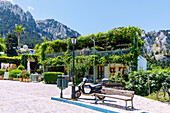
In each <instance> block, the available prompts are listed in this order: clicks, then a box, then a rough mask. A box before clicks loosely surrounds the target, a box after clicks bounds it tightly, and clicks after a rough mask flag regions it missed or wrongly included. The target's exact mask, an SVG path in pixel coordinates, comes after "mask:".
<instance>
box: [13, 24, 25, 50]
mask: <svg viewBox="0 0 170 113" xmlns="http://www.w3.org/2000/svg"><path fill="white" fill-rule="evenodd" d="M24 29H25V28H22V25H17V26H16V29H15V30H14V31H15V32H17V33H18V47H19V46H20V34H21V33H22V32H23V30H24Z"/></svg>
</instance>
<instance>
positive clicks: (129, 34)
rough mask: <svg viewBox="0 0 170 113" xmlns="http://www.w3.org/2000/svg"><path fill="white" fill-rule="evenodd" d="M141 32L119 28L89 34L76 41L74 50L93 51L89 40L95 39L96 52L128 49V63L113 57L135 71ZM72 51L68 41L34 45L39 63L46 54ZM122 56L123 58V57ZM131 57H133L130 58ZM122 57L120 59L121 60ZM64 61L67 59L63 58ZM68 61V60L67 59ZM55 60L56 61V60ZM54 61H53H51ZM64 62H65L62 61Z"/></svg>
mask: <svg viewBox="0 0 170 113" xmlns="http://www.w3.org/2000/svg"><path fill="white" fill-rule="evenodd" d="M141 32H142V31H141V30H140V29H139V28H138V27H133V26H132V27H120V28H115V29H112V30H110V31H108V32H107V33H103V32H99V33H97V34H91V35H88V36H80V37H78V39H77V44H76V46H75V49H76V50H77V49H78V50H81V49H82V48H83V47H87V46H89V48H91V49H93V41H92V40H91V39H90V38H95V43H96V46H95V48H96V50H100V51H106V50H115V49H118V48H121V49H123V48H124V49H129V48H130V53H131V55H130V56H131V57H130V60H131V61H130V62H129V59H126V58H124V59H125V60H126V61H124V59H121V61H120V58H117V57H119V56H116V57H114V59H116V58H117V62H122V63H123V64H129V63H131V65H132V70H136V69H137V57H138V56H139V51H140V50H141V49H142V47H143V46H144V41H142V40H141V38H140V36H141ZM68 48H69V49H70V50H72V44H71V42H70V41H68V42H67V43H66V42H65V41H63V40H55V41H52V42H50V41H46V42H44V43H42V44H41V45H36V54H37V55H40V57H39V58H40V61H41V62H43V61H44V60H45V59H46V54H48V53H56V52H65V51H66V50H68ZM125 56H126V55H124V56H123V57H125ZM132 56H133V57H132ZM123 57H122V58H123ZM107 58H110V59H112V58H111V56H107V57H106V56H105V57H103V58H101V60H99V61H100V62H103V63H104V62H106V63H112V61H104V59H107ZM65 59H67V58H66V57H65ZM69 59H70V58H69ZM56 60H57V59H56ZM53 61H54V60H53ZM63 62H65V61H63Z"/></svg>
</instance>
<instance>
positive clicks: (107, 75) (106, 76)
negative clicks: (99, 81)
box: [105, 66, 109, 78]
mask: <svg viewBox="0 0 170 113" xmlns="http://www.w3.org/2000/svg"><path fill="white" fill-rule="evenodd" d="M105 78H109V68H108V66H105Z"/></svg>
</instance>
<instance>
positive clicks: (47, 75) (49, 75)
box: [43, 72, 63, 83]
mask: <svg viewBox="0 0 170 113" xmlns="http://www.w3.org/2000/svg"><path fill="white" fill-rule="evenodd" d="M62 74H63V73H62V72H44V73H43V77H44V82H45V83H56V81H57V78H58V75H62Z"/></svg>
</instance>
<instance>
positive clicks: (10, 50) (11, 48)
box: [5, 34, 18, 57]
mask: <svg viewBox="0 0 170 113" xmlns="http://www.w3.org/2000/svg"><path fill="white" fill-rule="evenodd" d="M5 44H6V47H7V56H10V57H12V56H17V52H16V49H15V48H16V47H17V45H18V42H17V37H16V35H15V34H8V36H7V39H6V41H5Z"/></svg>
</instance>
